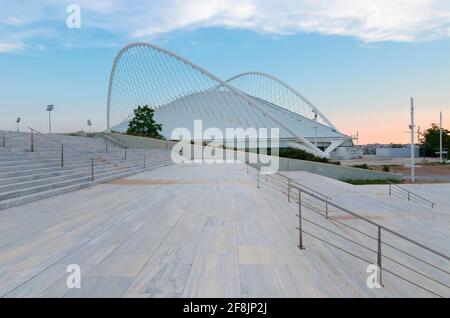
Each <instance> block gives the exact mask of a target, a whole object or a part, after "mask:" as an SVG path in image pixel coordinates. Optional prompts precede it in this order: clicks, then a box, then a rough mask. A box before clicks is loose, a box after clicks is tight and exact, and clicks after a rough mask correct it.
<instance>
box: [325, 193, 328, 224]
mask: <svg viewBox="0 0 450 318" xmlns="http://www.w3.org/2000/svg"><path fill="white" fill-rule="evenodd" d="M325 220H328V197H325Z"/></svg>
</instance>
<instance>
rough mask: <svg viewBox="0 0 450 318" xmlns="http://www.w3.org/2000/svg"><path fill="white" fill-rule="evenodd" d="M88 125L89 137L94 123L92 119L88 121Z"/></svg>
mask: <svg viewBox="0 0 450 318" xmlns="http://www.w3.org/2000/svg"><path fill="white" fill-rule="evenodd" d="M87 125H88V127H89V135H90V134H91V126H92V121H91V120H90V119H88V120H87Z"/></svg>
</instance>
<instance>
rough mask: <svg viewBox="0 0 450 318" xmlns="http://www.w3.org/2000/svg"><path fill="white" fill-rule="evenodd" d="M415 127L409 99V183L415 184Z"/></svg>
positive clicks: (412, 99)
mask: <svg viewBox="0 0 450 318" xmlns="http://www.w3.org/2000/svg"><path fill="white" fill-rule="evenodd" d="M415 127H416V126H415V125H414V98H412V97H411V125H409V128H410V130H411V182H412V183H414V182H416V171H415V168H416V167H415V162H414V161H415V160H414V156H415V150H416V149H415V144H414V135H415V131H414V128H415Z"/></svg>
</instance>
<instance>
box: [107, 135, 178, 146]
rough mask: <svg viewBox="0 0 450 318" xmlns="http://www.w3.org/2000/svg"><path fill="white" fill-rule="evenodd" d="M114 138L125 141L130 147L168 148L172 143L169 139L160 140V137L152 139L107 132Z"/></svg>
mask: <svg viewBox="0 0 450 318" xmlns="http://www.w3.org/2000/svg"><path fill="white" fill-rule="evenodd" d="M109 135H110V136H111V137H113V138H114V139H116V140H118V141H120V142H122V143H125V144H126V145H128V146H129V147H130V148H139V149H169V148H171V147H172V145H173V144H174V143H173V142H171V141H167V140H161V139H153V138H148V137H139V136H130V135H123V134H117V133H110V134H109Z"/></svg>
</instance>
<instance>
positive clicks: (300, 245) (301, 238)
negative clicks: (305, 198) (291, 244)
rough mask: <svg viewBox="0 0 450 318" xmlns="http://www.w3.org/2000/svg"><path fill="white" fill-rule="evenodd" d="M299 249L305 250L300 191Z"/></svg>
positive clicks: (300, 194)
mask: <svg viewBox="0 0 450 318" xmlns="http://www.w3.org/2000/svg"><path fill="white" fill-rule="evenodd" d="M298 248H299V249H301V250H304V249H305V247H304V246H303V228H302V191H301V190H300V189H299V190H298Z"/></svg>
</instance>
